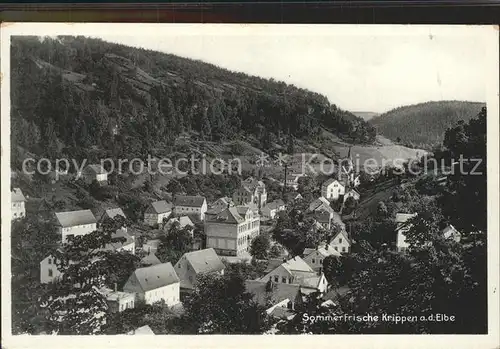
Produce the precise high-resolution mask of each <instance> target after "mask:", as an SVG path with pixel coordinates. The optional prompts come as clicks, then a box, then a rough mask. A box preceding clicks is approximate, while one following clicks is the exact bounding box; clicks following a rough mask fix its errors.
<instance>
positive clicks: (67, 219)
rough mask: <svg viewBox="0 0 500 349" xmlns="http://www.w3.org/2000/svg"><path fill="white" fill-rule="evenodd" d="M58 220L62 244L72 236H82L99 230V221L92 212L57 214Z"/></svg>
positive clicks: (57, 225) (80, 211)
mask: <svg viewBox="0 0 500 349" xmlns="http://www.w3.org/2000/svg"><path fill="white" fill-rule="evenodd" d="M56 220H57V223H56V229H57V231H58V233H59V234H61V241H62V243H65V242H67V239H68V237H70V236H82V235H86V234H89V233H91V232H93V231H95V230H97V219H96V218H95V217H94V214H93V213H92V211H90V210H79V211H68V212H57V213H56Z"/></svg>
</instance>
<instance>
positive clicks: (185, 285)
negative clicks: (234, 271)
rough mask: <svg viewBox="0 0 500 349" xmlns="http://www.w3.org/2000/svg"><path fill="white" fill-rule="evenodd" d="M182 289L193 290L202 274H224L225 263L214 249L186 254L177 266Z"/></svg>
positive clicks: (176, 269)
mask: <svg viewBox="0 0 500 349" xmlns="http://www.w3.org/2000/svg"><path fill="white" fill-rule="evenodd" d="M175 271H176V272H177V275H178V276H179V279H180V282H181V288H182V289H183V290H187V291H189V290H192V289H193V287H194V284H195V283H196V278H197V276H198V275H200V274H201V273H209V272H216V273H220V274H224V263H222V260H221V259H220V258H219V256H217V254H216V253H215V250H214V249H213V248H207V249H204V250H199V251H193V252H188V253H185V254H184V255H183V256H182V257H181V258H180V259H179V260H178V261H177V263H176V264H175Z"/></svg>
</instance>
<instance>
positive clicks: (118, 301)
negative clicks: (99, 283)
mask: <svg viewBox="0 0 500 349" xmlns="http://www.w3.org/2000/svg"><path fill="white" fill-rule="evenodd" d="M99 292H100V293H101V294H102V295H103V296H104V297H105V298H106V303H108V310H109V312H111V313H119V312H122V311H125V310H127V309H134V307H135V294H134V293H128V292H121V291H118V290H117V289H116V285H115V290H112V289H110V288H107V287H103V288H101V289H100V290H99Z"/></svg>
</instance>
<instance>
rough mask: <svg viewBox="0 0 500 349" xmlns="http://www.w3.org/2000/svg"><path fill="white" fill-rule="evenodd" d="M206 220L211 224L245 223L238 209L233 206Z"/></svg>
mask: <svg viewBox="0 0 500 349" xmlns="http://www.w3.org/2000/svg"><path fill="white" fill-rule="evenodd" d="M206 220H207V221H209V222H220V223H230V224H238V223H241V222H243V221H244V220H245V219H244V218H243V217H241V215H240V214H239V212H238V208H237V207H235V206H231V207H229V208H226V209H225V210H222V211H221V212H219V213H218V214H216V215H214V216H212V215H210V216H208V217H207V218H206Z"/></svg>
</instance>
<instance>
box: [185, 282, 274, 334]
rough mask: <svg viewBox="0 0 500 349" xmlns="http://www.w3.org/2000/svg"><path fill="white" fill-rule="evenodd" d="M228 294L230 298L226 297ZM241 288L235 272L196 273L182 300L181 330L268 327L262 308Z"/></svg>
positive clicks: (240, 331)
mask: <svg viewBox="0 0 500 349" xmlns="http://www.w3.org/2000/svg"><path fill="white" fill-rule="evenodd" d="M228 295H230V297H228ZM252 298H253V295H252V294H250V293H248V292H246V291H245V284H244V280H243V279H242V278H241V277H240V276H239V275H238V274H236V273H231V274H229V275H227V276H224V275H219V274H216V273H207V274H201V275H198V277H197V280H196V285H195V288H194V290H193V293H192V294H191V295H190V296H189V297H188V298H187V299H186V301H185V302H184V308H185V311H186V312H185V315H184V316H183V319H182V321H183V323H184V324H185V326H186V327H185V332H184V333H193V334H195V333H204V334H210V333H212V334H215V333H217V334H261V333H263V332H265V331H266V330H267V329H269V327H270V322H269V319H268V317H267V314H266V312H265V308H264V307H262V306H260V305H258V304H257V303H255V302H254V301H253V300H252Z"/></svg>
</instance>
